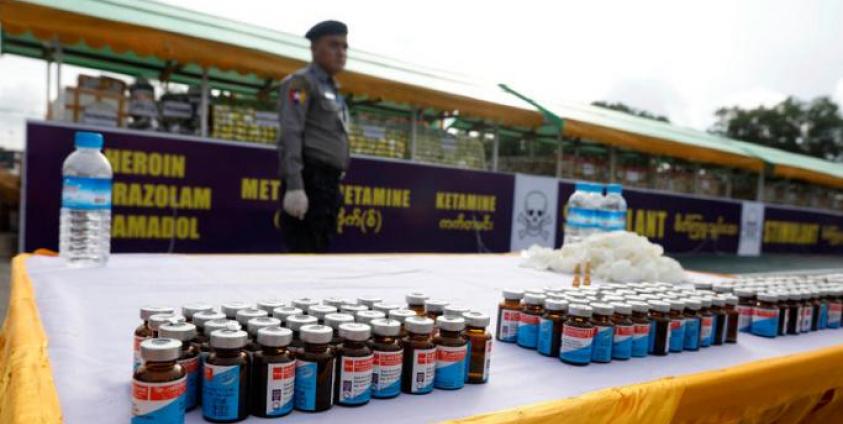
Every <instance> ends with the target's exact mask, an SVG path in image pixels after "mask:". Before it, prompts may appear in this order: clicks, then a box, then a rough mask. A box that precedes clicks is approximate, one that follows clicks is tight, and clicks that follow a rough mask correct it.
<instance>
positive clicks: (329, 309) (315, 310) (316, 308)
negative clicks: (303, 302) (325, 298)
mask: <svg viewBox="0 0 843 424" xmlns="http://www.w3.org/2000/svg"><path fill="white" fill-rule="evenodd" d="M335 312H337V308H335V307H333V306H330V305H312V306H311V307H310V308H308V309H307V314H308V315H312V316H315V317H316V319H325V315H328V314H333V313H335Z"/></svg>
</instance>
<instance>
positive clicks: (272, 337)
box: [258, 327, 293, 347]
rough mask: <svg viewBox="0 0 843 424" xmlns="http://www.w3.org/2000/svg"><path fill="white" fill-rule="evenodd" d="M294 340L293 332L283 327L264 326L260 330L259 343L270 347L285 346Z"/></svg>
mask: <svg viewBox="0 0 843 424" xmlns="http://www.w3.org/2000/svg"><path fill="white" fill-rule="evenodd" d="M291 341H293V332H292V331H291V330H290V329H289V328H283V327H263V328H261V329H259V330H258V344H259V345H261V346H268V347H284V346H287V345H289V344H290V342H291Z"/></svg>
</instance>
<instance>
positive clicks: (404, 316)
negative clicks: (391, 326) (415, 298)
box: [389, 309, 418, 324]
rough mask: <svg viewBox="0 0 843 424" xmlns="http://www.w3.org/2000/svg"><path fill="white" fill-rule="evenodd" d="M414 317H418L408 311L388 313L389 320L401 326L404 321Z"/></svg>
mask: <svg viewBox="0 0 843 424" xmlns="http://www.w3.org/2000/svg"><path fill="white" fill-rule="evenodd" d="M415 316H418V315H416V312H415V311H411V310H409V309H393V310H391V311H389V319H394V320H396V321H398V322H400V323H402V324H403V323H404V320H405V319H407V318H409V317H415Z"/></svg>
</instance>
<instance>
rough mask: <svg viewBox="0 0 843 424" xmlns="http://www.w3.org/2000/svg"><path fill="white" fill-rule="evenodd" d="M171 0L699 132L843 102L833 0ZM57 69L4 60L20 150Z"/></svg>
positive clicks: (3, 134) (0, 68)
mask: <svg viewBox="0 0 843 424" xmlns="http://www.w3.org/2000/svg"><path fill="white" fill-rule="evenodd" d="M168 2H169V3H173V4H177V5H181V6H182V7H186V8H190V9H195V10H201V11H203V12H206V13H210V14H214V15H219V16H225V17H228V18H231V19H236V20H240V21H244V22H248V23H251V24H255V25H260V26H264V27H268V28H272V29H277V30H280V31H285V32H290V33H294V34H304V32H305V31H307V29H308V28H309V27H310V26H311V25H312V24H313V23H315V22H317V21H320V20H323V19H340V20H343V21H345V22H346V23H347V24H348V25H349V28H350V34H349V41H350V44H351V45H352V48H356V49H361V50H366V51H370V52H374V53H379V54H382V55H386V56H391V57H395V58H398V59H401V60H404V61H407V62H412V63H419V64H424V65H426V66H430V67H435V68H441V69H444V70H450V71H455V72H458V73H462V74H467V75H473V76H478V77H480V78H483V79H484V80H488V81H494V82H506V83H508V84H510V85H511V86H513V87H514V88H516V89H517V88H519V87H521V88H523V89H526V90H527V91H529V92H533V93H539V92H540V93H547V94H548V95H551V96H554V97H556V98H559V99H565V100H570V101H580V102H591V101H593V100H610V101H622V102H624V103H627V104H629V105H631V106H634V107H638V108H642V109H646V110H649V111H651V112H654V113H657V114H663V115H667V116H668V117H669V118H670V119H671V120H672V121H673V122H675V123H678V124H681V125H686V126H690V127H694V128H698V129H706V128H708V127H709V126H710V125H711V124H712V122H713V112H714V110H715V109H716V108H717V107H719V106H722V105H733V104H738V105H742V106H754V105H758V104H772V103H775V102H777V101H779V100H781V99H783V98H784V97H785V96H787V95H790V94H792V95H796V96H798V97H802V98H812V97H815V96H820V95H831V96H833V97H834V98H835V99H836V100H837V101H838V102H843V22H841V21H842V20H843V19H841V18H843V2H841V1H835V0H828V1H822V0H814V1H805V0H803V1H785V0H754V1H734V0H723V1H720V0H709V1H704V2H677V1H643V0H639V1H634V2H629V1H597V0H592V1H579V2H573V1H567V2H548V1H527V0H521V1H518V2H513V1H511V0H510V1H488V0H487V1H453V0H451V1H437V0H428V1H425V2H415V3H408V2H388V1H362V0H357V1H353V2H352V1H339V0H321V1H318V2H316V1H299V2H291V1H285V2H278V1H271V0H263V1H259V0H237V1H236V2H209V1H207V0H182V1H175V0H169V1H168ZM45 72H46V71H45V65H44V63H43V62H40V61H33V60H28V59H22V58H17V57H13V56H9V55H4V56H2V57H0V146H4V147H7V148H8V147H12V148H21V147H22V146H23V120H24V119H25V117H36V118H37V117H41V116H43V114H44V110H45V107H46V100H45V98H46V97H45V96H46V91H45V90H46V89H45ZM75 78H76V73H75V72H74V71H73V70H68V71H67V72H65V75H64V77H63V81H64V83H65V84H66V85H67V84H71V83H74V81H75Z"/></svg>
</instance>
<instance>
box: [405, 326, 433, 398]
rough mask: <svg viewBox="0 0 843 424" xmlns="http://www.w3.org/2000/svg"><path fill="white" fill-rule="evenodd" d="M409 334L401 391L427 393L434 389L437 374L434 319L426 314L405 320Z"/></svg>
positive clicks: (417, 393) (406, 337) (406, 341)
mask: <svg viewBox="0 0 843 424" xmlns="http://www.w3.org/2000/svg"><path fill="white" fill-rule="evenodd" d="M404 328H405V329H406V330H407V336H405V337H404V338H403V339H402V340H401V341H402V345H403V346H404V364H403V367H402V370H401V391H402V392H404V393H410V394H414V395H426V394H428V393H430V392H432V391H433V378H434V376H435V375H436V345H435V344H434V343H433V339H432V333H433V320H432V319H430V318H427V317H424V316H416V317H409V318H407V319H405V320H404Z"/></svg>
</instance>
